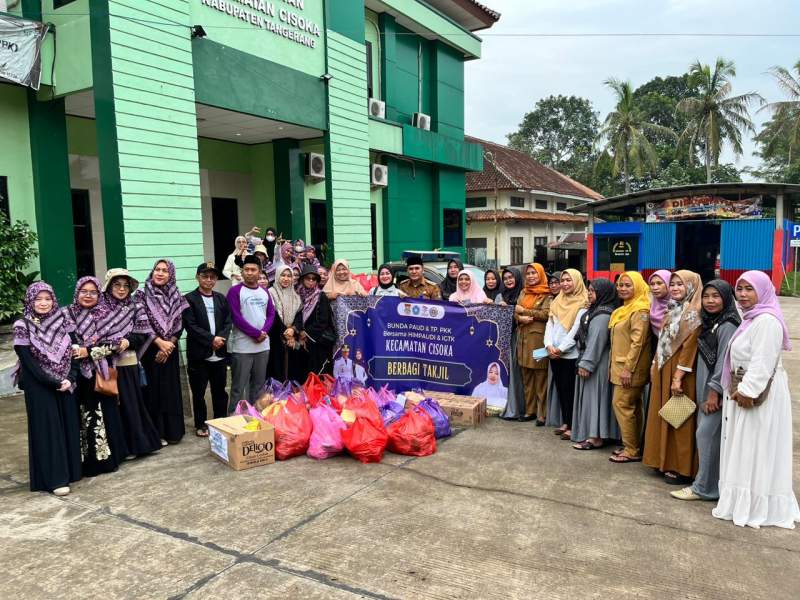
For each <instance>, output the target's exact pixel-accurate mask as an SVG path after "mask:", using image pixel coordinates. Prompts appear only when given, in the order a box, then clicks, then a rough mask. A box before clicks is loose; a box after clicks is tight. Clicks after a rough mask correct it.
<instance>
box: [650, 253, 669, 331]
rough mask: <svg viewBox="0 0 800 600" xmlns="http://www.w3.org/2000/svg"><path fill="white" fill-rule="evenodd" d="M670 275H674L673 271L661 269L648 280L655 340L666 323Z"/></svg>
mask: <svg viewBox="0 0 800 600" xmlns="http://www.w3.org/2000/svg"><path fill="white" fill-rule="evenodd" d="M670 277H672V273H670V272H669V271H667V270H666V269H660V270H658V271H656V272H655V273H653V274H652V275H650V277H649V278H648V280H647V283H648V284H649V285H650V294H651V297H652V300H651V303H650V327H652V328H653V335H654V336H655V337H654V338H653V339H654V340H657V339H658V334H659V333H661V327H662V326H663V325H664V317H665V316H666V314H667V305H668V304H669V280H670Z"/></svg>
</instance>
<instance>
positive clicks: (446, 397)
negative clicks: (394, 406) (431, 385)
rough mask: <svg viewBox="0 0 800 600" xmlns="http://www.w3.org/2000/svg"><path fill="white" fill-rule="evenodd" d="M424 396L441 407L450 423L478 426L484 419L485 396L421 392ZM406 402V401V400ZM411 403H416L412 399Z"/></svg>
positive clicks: (458, 425)
mask: <svg viewBox="0 0 800 600" xmlns="http://www.w3.org/2000/svg"><path fill="white" fill-rule="evenodd" d="M423 393H424V394H425V397H426V398H433V399H434V400H436V402H438V403H439V406H441V407H442V410H443V411H444V412H445V413H446V414H447V416H448V418H449V419H450V424H451V425H455V426H457V427H478V426H479V425H483V423H484V421H485V420H486V398H479V397H477V396H459V395H458V394H453V393H450V392H432V391H430V390H425V391H424V392H423ZM406 404H408V401H407V402H406ZM411 404H412V405H413V404H416V402H414V401H413V400H412V401H411Z"/></svg>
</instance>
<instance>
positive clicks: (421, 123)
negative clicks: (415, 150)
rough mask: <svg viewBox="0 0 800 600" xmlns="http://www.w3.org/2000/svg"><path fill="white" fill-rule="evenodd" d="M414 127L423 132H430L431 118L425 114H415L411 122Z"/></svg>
mask: <svg viewBox="0 0 800 600" xmlns="http://www.w3.org/2000/svg"><path fill="white" fill-rule="evenodd" d="M411 124H412V125H414V127H417V128H418V129H424V130H425V131H430V130H431V116H430V115H426V114H425V113H420V112H415V113H414V119H413V121H412V122H411Z"/></svg>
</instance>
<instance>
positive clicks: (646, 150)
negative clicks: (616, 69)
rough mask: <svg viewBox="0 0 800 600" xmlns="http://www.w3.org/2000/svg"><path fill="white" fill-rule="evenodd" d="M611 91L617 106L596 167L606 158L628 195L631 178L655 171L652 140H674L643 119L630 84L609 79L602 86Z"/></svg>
mask: <svg viewBox="0 0 800 600" xmlns="http://www.w3.org/2000/svg"><path fill="white" fill-rule="evenodd" d="M604 83H605V85H607V86H608V87H609V88H611V90H613V92H614V94H615V96H616V100H617V104H616V107H615V108H614V110H613V111H611V112H610V113H608V116H607V117H606V119H605V121H604V123H603V128H602V129H601V131H600V137H601V138H602V139H604V140H605V147H604V150H603V153H602V154H601V156H600V157H599V159H598V161H597V164H602V162H603V161H605V160H606V158H607V157H608V158H610V159H611V160H612V173H613V174H614V175H617V174H620V175H622V178H623V180H624V182H625V193H626V194H628V193H630V191H631V175H632V174H633V175H636V176H637V177H642V176H644V174H645V173H646V172H647V171H655V170H656V169H657V168H658V164H659V160H658V158H659V157H658V153H657V152H656V148H655V146H654V144H653V143H652V142H651V139H654V138H655V136H665V137H672V138H673V139H675V138H676V136H675V132H674V131H672V130H671V129H669V128H668V127H664V126H663V125H657V124H655V123H651V122H649V121H647V120H646V119H645V118H644V115H643V113H642V111H641V110H640V109H639V107H638V105H637V103H636V100H635V98H634V96H633V89H632V87H631V84H630V82H629V81H620V80H619V79H614V78H611V79H608V80H606V81H605V82H604Z"/></svg>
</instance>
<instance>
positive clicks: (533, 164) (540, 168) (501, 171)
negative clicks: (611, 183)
mask: <svg viewBox="0 0 800 600" xmlns="http://www.w3.org/2000/svg"><path fill="white" fill-rule="evenodd" d="M464 139H465V140H466V141H468V142H473V143H476V144H481V145H482V146H483V149H484V151H486V152H491V153H492V154H493V155H494V161H495V162H496V163H497V171H498V173H497V188H498V189H500V190H526V191H531V192H547V193H550V194H559V195H562V196H571V197H573V198H581V199H585V200H587V201H590V200H602V199H603V196H602V195H600V194H598V193H597V192H595V191H594V190H593V189H591V188H589V187H586V186H585V185H583V184H582V183H578V182H577V181H575V180H574V179H571V178H569V177H567V176H566V175H564V174H563V173H559V172H558V171H556V170H554V169H551V168H549V167H545V166H544V165H543V164H542V163H540V162H539V161H537V160H535V159H533V158H531V157H530V156H528V155H527V154H525V153H524V152H519V151H518V150H512V149H511V148H509V147H507V146H502V145H500V144H495V143H494V142H487V141H485V140H479V139H478V138H474V137H470V136H465V137H464ZM494 180H495V172H494V167H492V164H491V163H490V162H489V161H487V160H484V168H483V171H482V172H473V173H467V191H468V192H486V191H491V190H493V189H494Z"/></svg>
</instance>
